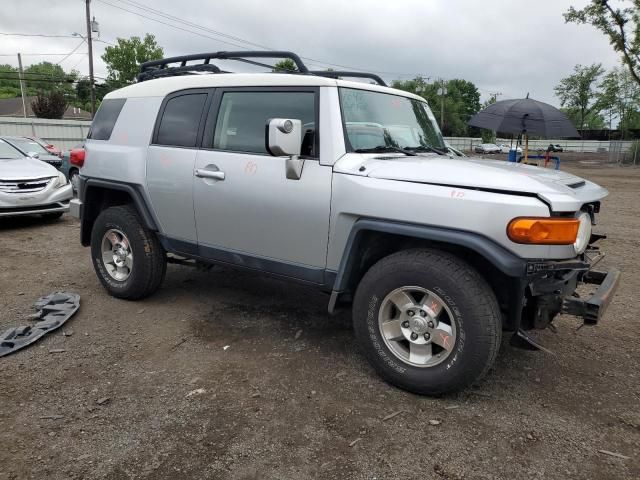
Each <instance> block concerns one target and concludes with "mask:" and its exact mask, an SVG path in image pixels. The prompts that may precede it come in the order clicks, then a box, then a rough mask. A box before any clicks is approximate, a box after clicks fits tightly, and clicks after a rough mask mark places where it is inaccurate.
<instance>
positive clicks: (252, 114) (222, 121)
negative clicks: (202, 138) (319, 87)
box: [213, 92, 317, 157]
mask: <svg viewBox="0 0 640 480" xmlns="http://www.w3.org/2000/svg"><path fill="white" fill-rule="evenodd" d="M315 105H316V104H315V93H314V92H226V93H224V94H223V95H222V101H221V103H220V109H219V111H218V118H217V121H216V128H215V132H214V136H213V148H215V149H220V150H231V151H236V152H251V153H264V154H265V155H268V152H267V149H266V146H265V127H266V125H267V121H268V120H269V119H271V118H293V119H298V120H301V121H302V150H301V154H302V155H304V156H308V157H316V156H317V152H316V139H315V135H316V125H315V122H316V107H315Z"/></svg>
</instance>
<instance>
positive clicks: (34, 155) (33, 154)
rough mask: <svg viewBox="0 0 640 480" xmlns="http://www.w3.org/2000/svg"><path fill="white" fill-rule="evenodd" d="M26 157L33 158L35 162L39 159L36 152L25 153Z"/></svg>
mask: <svg viewBox="0 0 640 480" xmlns="http://www.w3.org/2000/svg"><path fill="white" fill-rule="evenodd" d="M27 157H31V158H35V159H36V160H37V159H38V158H40V154H39V153H38V152H27Z"/></svg>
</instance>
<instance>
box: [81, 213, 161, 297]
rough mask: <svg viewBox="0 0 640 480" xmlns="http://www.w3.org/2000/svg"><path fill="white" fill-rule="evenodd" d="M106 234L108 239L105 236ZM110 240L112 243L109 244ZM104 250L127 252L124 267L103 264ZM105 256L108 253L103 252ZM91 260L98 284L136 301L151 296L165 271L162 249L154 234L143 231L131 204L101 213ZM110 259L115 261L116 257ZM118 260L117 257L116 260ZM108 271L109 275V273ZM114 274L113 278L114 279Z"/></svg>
mask: <svg viewBox="0 0 640 480" xmlns="http://www.w3.org/2000/svg"><path fill="white" fill-rule="evenodd" d="M107 235H108V237H107ZM112 240H114V241H113V242H112ZM103 243H104V244H105V248H107V247H108V245H111V246H112V248H114V250H113V251H114V252H115V251H116V250H117V251H118V254H120V253H121V252H123V255H124V253H127V252H128V253H130V254H131V257H129V255H126V256H123V257H122V262H120V263H123V264H124V265H123V267H118V268H116V267H117V265H116V264H115V263H113V262H115V260H114V261H113V262H112V263H105V260H104V258H103ZM105 255H106V256H107V257H109V256H110V255H111V254H110V253H106V254H105ZM91 258H92V261H93V268H94V269H95V271H96V274H97V275H98V278H99V279H100V282H101V283H102V285H103V286H104V288H105V289H106V290H107V292H109V294H110V295H112V296H114V297H118V298H124V299H127V300H138V299H141V298H144V297H147V296H149V295H151V294H152V293H153V292H155V291H156V290H157V289H158V288H159V287H160V284H161V283H162V281H163V280H164V276H165V273H166V270H167V261H166V257H165V252H164V249H163V248H162V245H161V244H160V242H159V241H158V238H157V237H156V235H155V233H154V232H152V231H150V230H148V229H147V228H145V227H144V226H143V224H142V222H141V221H140V217H139V216H138V214H137V212H136V210H135V209H134V208H133V207H132V206H130V205H123V206H117V207H110V208H107V209H106V210H103V211H102V212H101V213H100V215H98V218H96V220H95V222H94V224H93V230H92V231H91ZM112 258H116V257H115V254H114V255H113V256H112ZM119 259H120V257H119ZM110 272H111V273H110ZM114 275H115V276H114Z"/></svg>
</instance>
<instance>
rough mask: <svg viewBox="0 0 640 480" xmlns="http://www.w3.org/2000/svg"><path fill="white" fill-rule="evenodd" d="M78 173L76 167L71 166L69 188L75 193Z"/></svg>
mask: <svg viewBox="0 0 640 480" xmlns="http://www.w3.org/2000/svg"><path fill="white" fill-rule="evenodd" d="M79 174H80V172H78V170H77V169H75V168H72V169H71V170H70V171H69V182H70V183H71V188H73V192H74V193H77V192H78V178H77V177H78V175H79Z"/></svg>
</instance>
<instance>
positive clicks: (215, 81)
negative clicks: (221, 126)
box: [105, 73, 424, 101]
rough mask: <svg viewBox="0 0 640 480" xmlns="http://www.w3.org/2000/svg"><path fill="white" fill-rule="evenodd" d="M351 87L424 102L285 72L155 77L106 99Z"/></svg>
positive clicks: (370, 86) (406, 94)
mask: <svg viewBox="0 0 640 480" xmlns="http://www.w3.org/2000/svg"><path fill="white" fill-rule="evenodd" d="M335 86H338V87H350V88H358V89H361V90H371V91H376V92H383V93H390V94H393V95H402V96H404V97H410V98H415V99H416V100H421V101H424V99H423V98H422V97H419V96H417V95H414V94H412V93H409V92H405V91H402V90H396V89H395V88H390V87H383V86H380V85H373V84H370V83H364V82H351V81H347V80H335V79H332V78H327V77H321V76H318V75H289V74H286V73H215V74H211V73H206V74H198V75H178V76H174V77H165V78H156V79H154V80H147V81H145V82H140V83H134V84H133V85H129V86H128V87H124V88H120V89H118V90H114V91H113V92H111V93H109V94H108V95H106V96H105V98H107V99H109V98H131V97H165V96H166V95H168V94H170V93H172V92H175V91H178V90H184V89H187V88H209V87H335Z"/></svg>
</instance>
